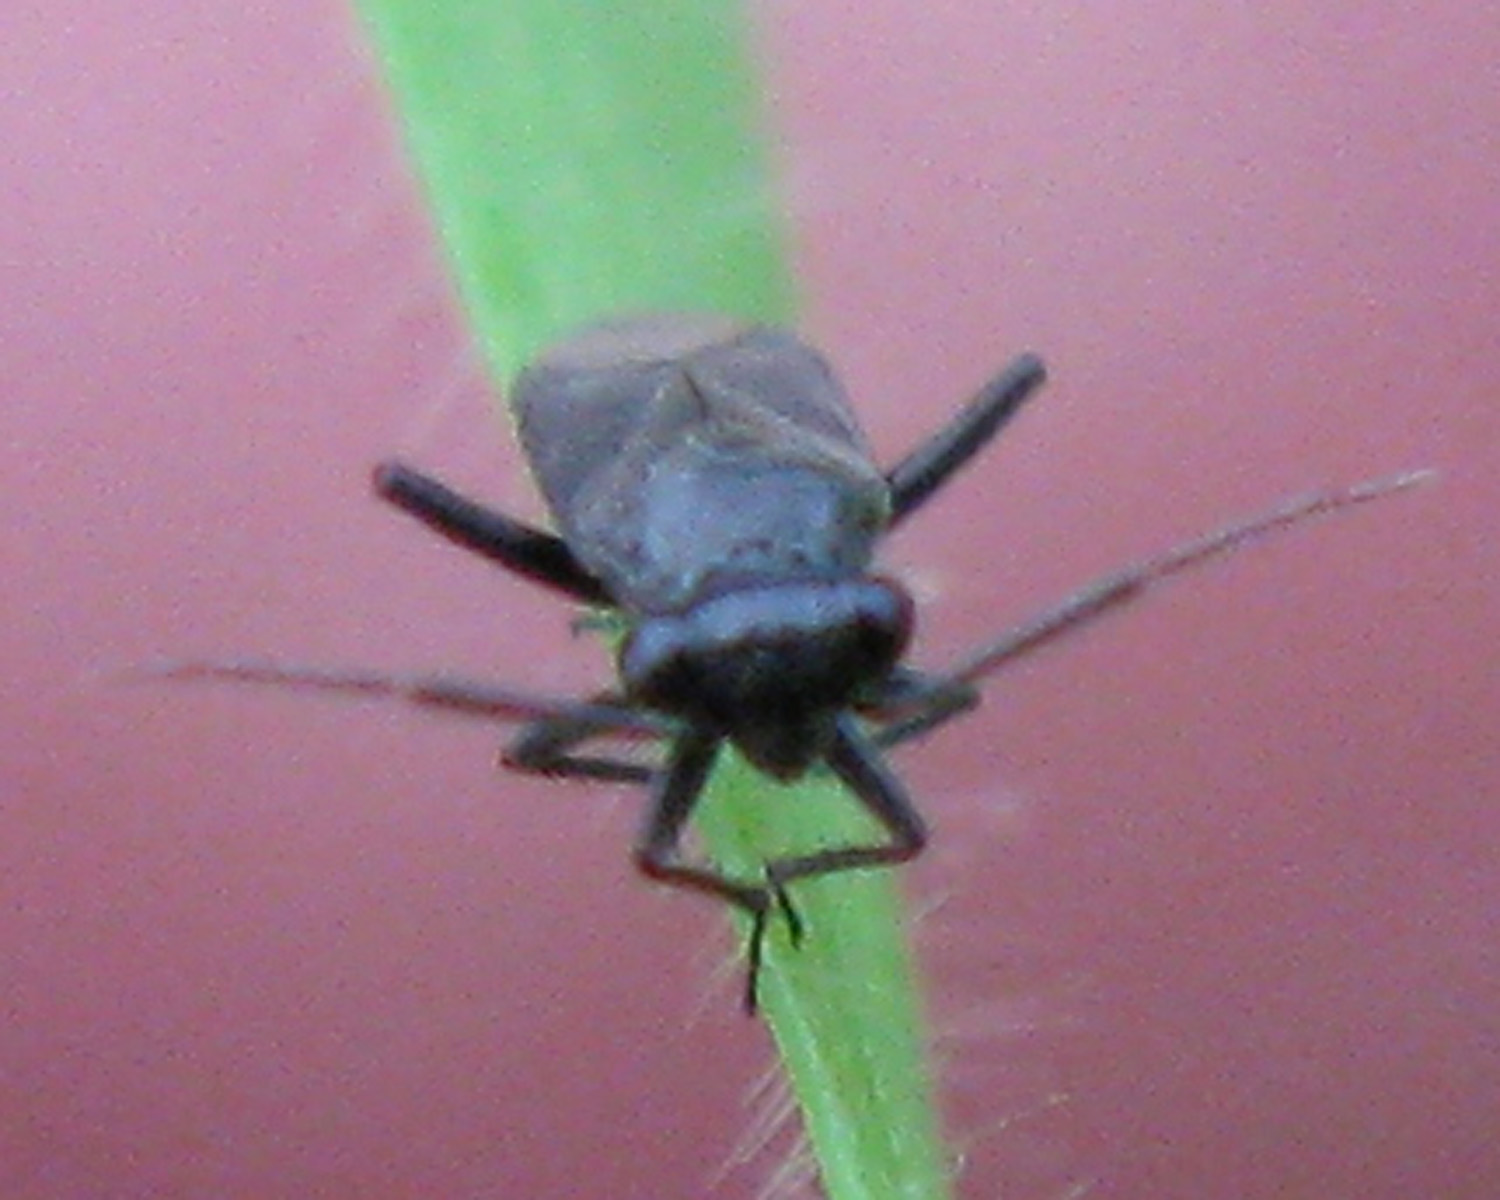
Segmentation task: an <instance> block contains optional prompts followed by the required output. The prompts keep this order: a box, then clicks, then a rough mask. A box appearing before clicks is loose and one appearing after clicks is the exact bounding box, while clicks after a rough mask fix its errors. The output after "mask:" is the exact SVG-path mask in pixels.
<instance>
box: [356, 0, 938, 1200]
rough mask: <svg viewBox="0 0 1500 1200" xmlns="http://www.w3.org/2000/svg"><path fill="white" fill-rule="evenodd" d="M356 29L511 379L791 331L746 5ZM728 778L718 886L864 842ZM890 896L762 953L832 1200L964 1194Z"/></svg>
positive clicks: (402, 12) (813, 783)
mask: <svg viewBox="0 0 1500 1200" xmlns="http://www.w3.org/2000/svg"><path fill="white" fill-rule="evenodd" d="M361 9H362V11H363V14H364V17H365V19H366V21H367V23H368V25H369V28H370V29H371V31H372V33H373V35H374V40H375V43H376V45H377V47H378V49H379V52H380V55H381V58H382V60H383V62H384V65H385V69H386V72H387V77H388V80H389V83H390V88H391V94H392V97H393V101H394V106H395V110H396V112H397V115H398V117H399V120H400V122H401V125H402V127H403V129H404V132H405V135H406V139H407V144H408V146H409V148H410V151H411V153H412V156H413V158H414V159H415V162H416V165H417V168H418V171H419V174H420V176H421V178H422V181H423V184H424V186H425V189H426V193H427V196H428V198H429V201H430V205H431V209H432V213H433V217H434V220H435V223H436V226H437V229H438V231H439V233H440V235H441V238H442V240H443V243H444V244H445V246H446V248H447V250H448V254H449V258H450V261H451V263H452V267H453V271H454V274H455V276H456V279H457V283H458V287H459V290H460V292H461V294H462V296H463V298H464V301H465V304H466V307H467V310H468V313H469V316H470V319H471V321H472V324H473V327H474V329H475V331H476V334H477V336H478V338H479V340H480V342H481V343H482V345H483V346H484V348H485V351H486V353H487V355H488V358H489V362H490V364H491V366H492V368H493V369H494V370H495V372H496V373H497V375H498V376H499V377H501V378H502V379H508V378H509V377H510V376H511V375H512V374H513V373H514V372H515V370H516V369H517V368H518V367H519V366H520V365H521V364H522V363H524V362H525V361H526V360H527V359H528V358H529V357H530V356H531V355H532V354H533V353H534V352H535V351H536V349H538V348H539V347H540V346H542V345H543V344H545V343H546V342H548V341H550V340H551V339H552V338H554V337H555V336H556V335H557V334H558V333H559V332H561V331H563V330H565V329H568V328H570V327H574V326H577V325H579V324H581V323H584V322H586V321H588V320H590V319H593V318H596V317H599V316H602V315H605V314H611V313H616V312H620V311H623V310H630V309H640V308H657V309H663V308H666V309H671V308H680V309H695V310H703V309H710V310H720V311H727V312H732V313H739V314H742V315H745V316H751V317H755V318H760V319H767V320H775V321H784V320H786V319H787V318H788V317H789V315H790V294H791V288H790V286H789V284H788V281H787V276H788V272H787V269H786V267H785V264H784V259H783V251H782V239H781V236H780V235H781V229H780V221H779V219H778V216H777V211H776V208H775V205H774V203H773V202H772V199H771V196H772V189H771V187H770V184H769V182H768V176H767V172H766V169H765V153H764V147H763V145H762V142H761V138H760V136H759V135H760V130H759V126H758V123H757V120H756V116H757V114H756V107H755V88H754V82H755V72H754V67H753V61H754V60H753V56H752V55H751V54H750V52H749V51H748V49H747V45H748V39H747V36H746V30H745V27H744V14H743V13H742V12H741V11H740V10H739V8H738V6H737V5H735V4H732V3H730V2H728V0H654V2H653V3H650V4H644V5H643V4H638V3H625V2H624V0H443V2H435V0H361ZM725 758H726V760H728V761H727V763H726V765H725V766H724V767H723V768H721V769H720V770H719V771H717V772H716V773H715V777H714V779H713V780H712V781H711V783H710V788H709V793H708V794H707V796H706V798H705V800H704V803H703V806H702V813H701V819H700V821H699V825H698V828H699V829H700V831H701V833H702V835H703V837H704V839H705V843H706V846H707V849H708V852H709V854H710V855H711V856H712V857H713V858H714V859H715V860H716V861H718V862H719V863H721V864H722V865H723V866H724V867H726V868H727V869H729V870H732V871H735V872H738V873H741V874H743V875H744V876H745V877H746V878H752V879H753V878H758V877H759V873H760V870H761V865H762V864H763V863H764V862H765V861H766V859H767V858H768V857H771V856H773V855H774V854H776V853H778V852H784V851H786V850H788V849H803V848H807V847H810V846H812V845H817V844H826V843H829V842H837V841H847V840H849V838H850V836H851V835H863V836H865V837H868V836H870V834H871V832H872V831H871V830H870V828H869V826H868V824H867V823H866V821H865V820H864V818H863V817H862V815H861V814H859V813H857V812H855V811H853V808H854V806H853V805H852V802H851V801H850V799H849V797H848V796H847V795H844V794H843V793H842V792H841V791H840V789H839V788H838V787H837V786H835V785H834V784H833V783H831V782H829V781H826V780H823V779H812V780H810V781H808V782H806V783H803V784H799V785H798V786H797V787H795V788H789V789H788V788H780V787H776V786H774V785H772V784H771V783H769V782H768V781H767V780H765V779H764V778H762V777H760V776H758V775H756V774H755V773H754V772H752V771H750V770H749V769H747V768H745V767H744V766H743V765H740V764H737V763H736V762H734V761H733V759H732V756H727V755H726V756H725ZM895 896H896V892H895V888H894V886H893V882H892V879H891V877H890V875H889V874H883V873H879V872H872V873H866V874H862V875H844V876H840V877H838V878H834V879H828V880H818V881H809V882H808V883H806V884H804V885H798V886H797V888H796V900H797V903H798V906H799V910H800V911H801V913H802V915H803V917H804V919H805V921H806V925H807V936H806V940H805V942H804V944H803V945H802V947H800V948H799V949H795V950H794V949H792V948H791V947H789V946H788V945H787V943H786V938H785V931H784V930H783V929H781V928H780V927H779V926H778V927H777V928H775V929H774V930H773V932H772V935H771V938H770V942H769V945H768V950H767V954H768V961H767V965H766V971H765V975H764V979H763V981H762V1003H763V1011H764V1013H765V1016H766V1018H767V1021H768V1023H769V1024H770V1026H771V1028H772V1031H773V1033H774V1035H775V1038H776V1041H777V1044H778V1046H779V1048H780V1051H781V1054H782V1058H783V1062H784V1065H785V1067H786V1070H787V1073H788V1075H789V1077H790V1079H791V1081H792V1085H793V1088H794V1091H795V1093H796V1096H797V1099H798V1103H799V1105H800V1107H801V1112H802V1117H803V1121H804V1124H805V1127H806V1129H807V1132H808V1136H809V1141H810V1143H811V1145H812V1148H813V1151H814V1154H815V1155H816V1158H817V1161H818V1167H819V1171H820V1175H821V1180H822V1183H823V1187H824V1189H825V1191H826V1193H827V1194H828V1195H829V1196H831V1197H834V1198H835V1200H895V1198H901V1200H940V1198H941V1197H944V1196H947V1195H948V1194H949V1187H948V1178H947V1165H946V1158H945V1154H944V1151H943V1149H942V1146H941V1143H940V1141H939V1138H938V1134H937V1120H936V1117H935V1116H934V1110H933V1105H932V1099H931V1087H930V1082H929V1078H928V1073H927V1068H926V1065H925V1056H924V1051H923V1037H922V1034H921V1033H920V1024H919V1009H920V1006H919V1003H918V1000H917V996H916V991H915V987H914V984H913V973H912V970H911V966H910V961H909V955H908V952H907V948H906V943H905V937H904V932H903V927H902V921H901V917H900V911H899V906H898V904H897V902H896V898H895ZM690 902H691V901H689V900H684V903H690ZM726 1002H728V1001H726Z"/></svg>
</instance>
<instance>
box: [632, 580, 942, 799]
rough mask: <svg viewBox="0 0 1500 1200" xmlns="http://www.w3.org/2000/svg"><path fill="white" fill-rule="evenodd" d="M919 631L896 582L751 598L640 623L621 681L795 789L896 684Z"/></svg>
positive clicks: (801, 585)
mask: <svg viewBox="0 0 1500 1200" xmlns="http://www.w3.org/2000/svg"><path fill="white" fill-rule="evenodd" d="M911 631H912V602H911V598H910V597H909V596H908V595H907V594H906V592H905V591H904V590H903V589H902V588H900V587H899V586H897V585H896V584H894V583H891V582H889V581H887V580H883V579H868V578H860V579H853V580H850V579H845V580H837V581H832V582H798V583H787V584H777V585H774V586H770V587H762V588H748V589H744V590H740V591H732V592H727V593H725V594H723V595H720V596H716V597H713V598H712V599H709V600H706V601H704V602H702V603H700V604H698V605H697V606H696V607H694V608H691V609H689V610H687V611H686V612H683V613H676V614H671V615H667V616H653V617H647V618H646V619H644V620H643V621H641V623H640V624H639V625H637V626H636V627H635V629H634V630H633V631H632V632H631V634H630V636H629V637H628V638H627V639H626V640H625V643H624V645H623V646H622V647H621V650H620V674H621V677H622V678H623V680H624V682H625V687H626V690H627V691H628V692H629V694H630V695H631V696H632V697H633V698H634V699H636V700H639V701H640V702H642V703H644V704H646V705H649V706H650V707H652V708H655V709H658V710H659V711H662V712H665V713H670V714H672V715H673V716H676V717H679V718H681V719H682V720H684V721H686V722H688V723H689V724H692V725H696V726H699V727H702V728H706V729H710V730H713V731H715V732H717V733H720V734H722V735H723V736H724V737H727V738H728V739H729V740H730V741H732V742H733V743H734V744H735V746H736V747H737V748H738V749H739V750H740V752H741V753H742V754H744V756H745V757H746V758H747V759H749V760H750V762H752V763H753V764H754V765H755V766H756V767H758V768H759V769H760V770H762V771H765V772H766V773H767V774H768V775H772V776H774V777H775V778H777V779H792V778H795V777H797V776H798V775H801V774H802V773H803V772H804V771H806V770H807V769H808V767H810V766H811V765H812V764H813V763H814V762H816V761H817V760H818V759H819V758H820V757H822V755H823V753H824V751H825V749H826V748H827V745H828V739H829V737H830V736H831V733H832V729H833V721H834V718H835V717H836V716H837V715H838V713H839V712H840V711H841V710H843V709H846V708H848V707H849V706H850V705H851V704H852V703H854V702H855V701H856V700H858V699H859V698H860V696H861V695H863V694H864V693H866V692H867V691H869V690H870V689H872V688H873V687H874V686H875V685H877V684H879V683H880V682H882V681H883V680H884V679H885V678H886V677H887V676H888V675H889V674H890V672H891V669H892V668H893V667H894V666H895V665H896V663H897V661H898V660H899V659H900V657H901V655H902V653H903V652H904V651H905V649H906V645H907V642H908V641H910V639H911Z"/></svg>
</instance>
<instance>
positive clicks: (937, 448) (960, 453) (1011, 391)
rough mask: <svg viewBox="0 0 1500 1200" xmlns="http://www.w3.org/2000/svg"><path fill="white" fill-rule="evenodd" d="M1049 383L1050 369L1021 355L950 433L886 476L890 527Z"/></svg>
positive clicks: (921, 448)
mask: <svg viewBox="0 0 1500 1200" xmlns="http://www.w3.org/2000/svg"><path fill="white" fill-rule="evenodd" d="M1046 378H1047V368H1046V367H1044V366H1043V365H1042V360H1041V359H1040V358H1038V357H1037V356H1036V355H1035V354H1023V355H1021V356H1020V357H1019V358H1017V359H1016V360H1015V361H1014V362H1012V363H1011V364H1010V366H1008V367H1006V368H1005V370H1004V371H1002V372H1001V373H1000V374H999V375H997V376H995V378H994V379H992V380H990V381H989V383H987V384H985V385H984V387H982V388H981V389H980V390H979V393H978V395H976V396H975V397H974V398H973V399H972V400H970V401H969V402H968V404H966V405H964V407H963V410H962V411H961V412H960V413H959V414H958V416H956V417H954V418H953V420H952V421H950V422H949V423H948V424H947V426H946V427H944V428H943V429H940V430H938V432H937V433H935V434H933V436H932V437H930V438H928V439H927V441H925V442H923V443H922V444H921V445H920V446H918V447H917V448H916V449H915V450H913V451H912V452H911V453H910V454H908V455H907V456H906V457H905V458H904V459H902V460H901V461H900V462H899V463H897V464H896V466H895V467H893V468H892V469H891V470H890V471H888V472H886V477H885V478H886V482H887V483H888V484H889V485H890V489H891V527H892V528H895V526H897V525H899V524H900V523H901V522H902V521H904V520H905V519H906V518H907V517H908V516H910V515H911V514H912V513H913V512H915V511H916V510H917V509H918V508H920V507H921V506H922V504H923V503H924V502H925V501H926V500H927V499H928V497H930V496H931V495H932V494H933V493H934V492H935V491H937V490H938V489H939V488H940V487H942V486H943V484H945V483H947V482H948V479H949V477H950V476H951V475H952V474H953V473H954V472H955V471H957V470H958V469H959V468H960V467H962V466H963V465H964V464H965V463H967V462H968V461H969V459H971V458H973V457H974V455H976V454H978V453H979V451H981V450H983V449H984V447H985V446H986V445H987V444H988V443H989V441H990V439H991V438H993V437H994V436H995V435H996V434H997V433H999V432H1000V430H1001V428H1002V427H1003V426H1004V425H1005V424H1006V422H1008V421H1009V420H1010V418H1011V417H1013V416H1014V415H1015V414H1016V412H1017V411H1018V410H1019V409H1020V407H1021V405H1022V404H1023V403H1025V401H1026V399H1027V398H1028V397H1029V396H1030V395H1031V394H1032V393H1033V392H1035V391H1036V390H1037V388H1039V387H1041V386H1042V384H1043V382H1045V380H1046Z"/></svg>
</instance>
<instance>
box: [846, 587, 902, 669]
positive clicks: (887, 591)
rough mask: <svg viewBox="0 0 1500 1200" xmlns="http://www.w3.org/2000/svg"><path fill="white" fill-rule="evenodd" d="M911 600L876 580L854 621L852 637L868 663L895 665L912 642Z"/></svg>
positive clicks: (898, 590) (899, 591) (896, 588)
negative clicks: (853, 635) (908, 643)
mask: <svg viewBox="0 0 1500 1200" xmlns="http://www.w3.org/2000/svg"><path fill="white" fill-rule="evenodd" d="M913 611H914V609H913V605H912V601H911V597H910V596H908V595H907V594H906V592H905V591H904V590H903V589H902V588H900V587H898V586H897V585H895V584H893V583H889V582H887V581H885V580H878V581H876V583H875V584H874V586H873V587H872V588H871V590H870V593H869V594H868V595H867V596H866V597H865V598H864V600H863V602H862V603H861V605H860V607H859V612H858V614H857V616H856V618H855V625H854V628H855V638H856V644H857V647H858V650H859V653H860V655H861V656H862V657H863V658H864V660H865V661H867V662H872V663H874V662H879V663H884V664H894V663H895V661H896V660H897V659H898V658H900V657H901V654H902V652H903V651H904V650H905V649H906V644H907V642H909V641H910V640H911V629H912V620H913Z"/></svg>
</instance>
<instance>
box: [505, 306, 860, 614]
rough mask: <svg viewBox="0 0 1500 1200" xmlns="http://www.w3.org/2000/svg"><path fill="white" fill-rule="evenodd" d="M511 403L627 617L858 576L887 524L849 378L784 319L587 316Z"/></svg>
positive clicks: (531, 371) (528, 376) (560, 520)
mask: <svg viewBox="0 0 1500 1200" xmlns="http://www.w3.org/2000/svg"><path fill="white" fill-rule="evenodd" d="M511 403H512V406H513V408H514V409H515V413H516V418H517V424H518V426H519V429H520V434H521V440H522V444H523V445H524V447H525V449H526V453H527V457H528V458H529V459H530V461H531V466H532V470H533V472H534V473H535V475H536V479H537V483H538V485H539V486H540V488H541V490H542V493H543V495H544V496H545V498H546V500H547V503H548V505H549V507H550V508H551V510H552V514H553V518H554V520H555V521H556V523H557V526H558V531H559V533H561V534H562V536H563V537H564V538H565V539H566V541H567V542H568V544H569V546H570V547H571V549H572V551H573V553H574V554H575V555H576V556H577V557H578V559H579V561H581V562H582V563H583V564H584V565H585V566H586V567H587V568H588V569H589V570H590V571H592V572H593V573H594V574H595V575H597V576H598V577H599V578H600V579H601V580H602V581H603V582H604V583H605V585H606V587H607V588H608V589H609V591H610V594H611V595H612V596H613V597H614V598H615V599H616V600H617V601H618V602H619V603H620V604H621V605H622V607H624V608H626V609H628V610H631V611H635V612H642V613H662V612H670V611H676V610H679V609H682V608H684V607H686V606H689V605H691V604H693V603H694V602H696V601H698V600H700V599H703V598H705V597H706V596H708V595H711V594H715V593H717V592H720V591H723V590H726V589H728V588H734V587H742V586H750V585H754V584H757V583H776V582H781V581H790V580H795V579H808V578H839V577H843V576H846V575H849V574H852V573H854V572H858V571H861V570H863V569H864V567H865V566H866V565H867V564H868V562H869V560H870V556H871V552H872V549H873V543H874V540H875V538H876V537H877V536H878V535H879V533H880V532H881V530H882V529H883V528H884V527H885V524H886V521H887V518H888V513H889V497H888V492H887V487H886V483H885V480H884V478H883V477H882V476H881V474H880V472H879V471H878V470H877V468H876V467H875V465H874V463H873V462H872V460H871V458H870V455H869V451H868V449H867V447H866V443H865V439H864V435H863V433H862V432H861V431H860V429H859V426H858V424H857V423H856V421H855V419H854V415H853V412H852V411H851V409H850V407H849V403H848V400H847V399H846V397H845V395H844V392H843V389H842V388H841V387H840V386H839V384H838V382H837V381H836V380H835V379H834V377H833V374H832V372H831V371H830V369H829V367H828V365H827V363H826V362H825V361H824V360H823V358H822V357H821V356H820V355H819V354H818V353H817V352H816V351H814V350H813V349H811V348H810V347H809V346H807V345H806V344H805V343H803V342H801V341H800V340H798V339H797V338H796V337H794V336H793V335H792V334H790V333H788V332H786V331H784V330H781V329H775V328H771V327H767V326H755V325H746V324H744V323H741V322H738V321H734V320H732V319H729V318H725V317H719V316H684V315H656V316H646V317H635V318H630V319H628V320H624V321H616V322H611V323H608V324H604V325H598V326H594V327H592V328H590V329H588V330H586V331H585V332H583V333H581V334H579V335H578V336H577V337H575V338H572V339H570V340H568V341H565V342H563V343H561V344H560V345H558V346H556V347H555V348H553V349H552V350H551V351H549V352H547V353H546V354H544V355H543V356H541V357H540V358H539V359H537V360H536V361H535V362H534V363H533V364H532V365H531V366H530V367H529V368H528V369H527V370H526V371H525V372H523V373H522V375H521V377H520V378H519V379H518V380H517V382H516V386H515V388H514V391H513V395H512V398H511Z"/></svg>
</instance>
